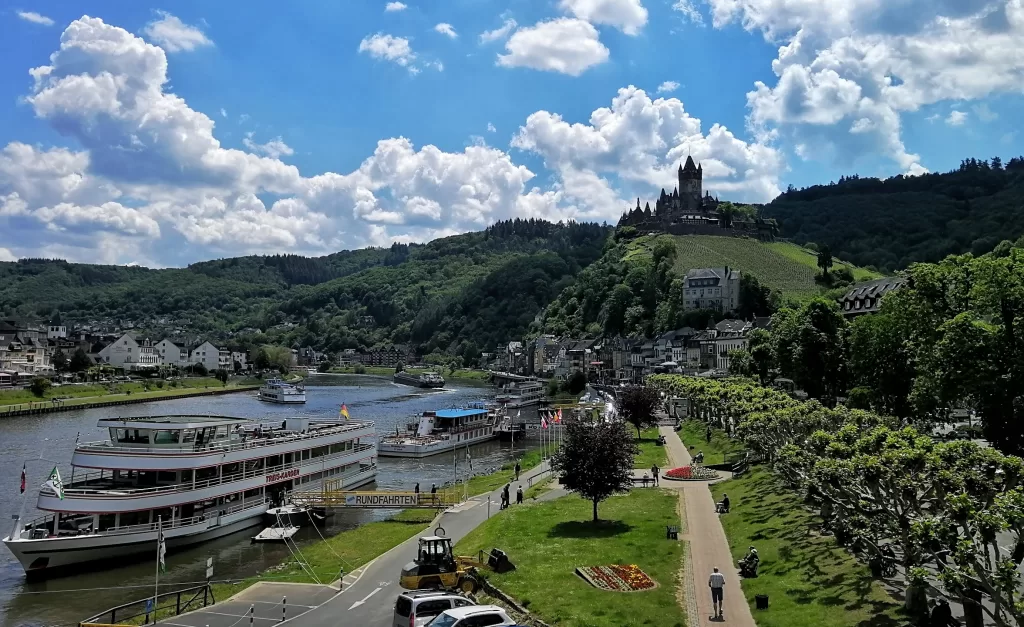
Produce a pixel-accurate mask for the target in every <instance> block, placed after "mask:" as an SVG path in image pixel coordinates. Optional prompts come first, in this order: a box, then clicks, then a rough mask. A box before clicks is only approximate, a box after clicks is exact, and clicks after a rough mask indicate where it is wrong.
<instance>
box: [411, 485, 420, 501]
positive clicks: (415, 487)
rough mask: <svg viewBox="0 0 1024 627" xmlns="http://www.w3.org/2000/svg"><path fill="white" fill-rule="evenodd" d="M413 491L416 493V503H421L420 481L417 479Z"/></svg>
mask: <svg viewBox="0 0 1024 627" xmlns="http://www.w3.org/2000/svg"><path fill="white" fill-rule="evenodd" d="M412 491H413V492H414V493H415V494H416V504H417V505H419V504H420V482H419V481H417V482H416V485H415V486H413V488H412Z"/></svg>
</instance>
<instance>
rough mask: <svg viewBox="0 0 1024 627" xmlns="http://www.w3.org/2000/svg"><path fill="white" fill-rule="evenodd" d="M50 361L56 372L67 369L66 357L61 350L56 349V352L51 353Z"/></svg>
mask: <svg viewBox="0 0 1024 627" xmlns="http://www.w3.org/2000/svg"><path fill="white" fill-rule="evenodd" d="M51 363H52V365H53V369H54V370H55V371H56V372H67V370H68V358H67V355H65V354H64V351H62V350H57V352H55V353H54V354H53V359H52V360H51Z"/></svg>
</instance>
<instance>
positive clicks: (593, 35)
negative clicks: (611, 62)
mask: <svg viewBox="0 0 1024 627" xmlns="http://www.w3.org/2000/svg"><path fill="white" fill-rule="evenodd" d="M505 52H506V54H499V55H498V65H502V66H505V67H527V68H532V69H535V70H547V71H550V72H560V73H562V74H569V75H570V76H579V75H580V74H582V73H583V72H585V71H586V70H587V69H589V68H591V67H593V66H595V65H600V64H601V63H604V62H605V61H607V60H608V48H606V47H605V46H604V44H602V43H601V41H600V40H599V39H598V34H597V29H596V28H594V27H593V25H591V24H590V23H589V22H586V21H584V20H580V19H575V18H568V17H563V18H556V19H552V20H547V21H544V22H539V23H537V24H535V25H534V26H530V27H528V28H521V29H519V30H517V31H516V32H515V33H513V35H512V36H511V37H510V38H509V40H508V41H507V42H505Z"/></svg>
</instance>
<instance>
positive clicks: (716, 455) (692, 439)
mask: <svg viewBox="0 0 1024 627" xmlns="http://www.w3.org/2000/svg"><path fill="white" fill-rule="evenodd" d="M682 426H683V428H682V429H681V430H680V431H679V439H680V440H682V441H683V444H685V445H686V449H687V450H688V451H690V455H691V456H692V455H696V454H697V452H698V451H703V452H704V465H705V466H709V465H714V464H721V463H724V462H725V456H726V455H731V454H734V453H739V452H740V451H742V450H743V445H742V444H740V443H739V442H737V441H736V440H733V439H732V438H730V437H729V436H728V435H726V434H725V431H722V430H721V429H712V430H711V442H710V443H708V441H707V439H706V437H707V425H706V424H705V423H703V422H701V421H699V420H687V421H686V422H684V423H683V425H682Z"/></svg>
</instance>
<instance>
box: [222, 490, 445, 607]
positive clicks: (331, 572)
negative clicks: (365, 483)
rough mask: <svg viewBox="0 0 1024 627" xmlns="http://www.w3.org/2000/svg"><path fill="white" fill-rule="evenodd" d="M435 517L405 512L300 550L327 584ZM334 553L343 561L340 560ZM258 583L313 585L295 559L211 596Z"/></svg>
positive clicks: (430, 512) (431, 513)
mask: <svg viewBox="0 0 1024 627" xmlns="http://www.w3.org/2000/svg"><path fill="white" fill-rule="evenodd" d="M435 515H436V512H435V511H434V510H423V509H408V510H404V511H401V512H399V513H398V514H396V515H395V516H394V517H392V518H390V519H388V520H382V521H379V522H371V523H367V524H365V525H361V526H359V527H356V528H355V529H350V530H348V531H342V532H341V533H339V534H338V535H335V536H332V537H330V538H327V541H326V542H321V541H317V542H315V543H312V544H309V545H305V546H300V547H299V548H300V549H301V550H302V555H303V556H304V557H305V558H306V562H307V563H308V564H309V565H310V567H311V569H312V571H313V572H314V573H316V576H317V577H318V578H319V579H320V580H321V581H322V582H323V583H330V582H331V581H334V580H335V579H337V577H338V571H339V570H340V569H341V568H344V569H345V572H351V571H353V570H355V569H356V568H359V567H360V566H362V565H363V564H365V563H367V562H369V561H370V560H372V559H374V558H375V557H377V556H379V555H381V554H382V553H385V552H387V551H388V550H390V549H392V548H394V547H396V546H398V545H399V544H401V543H403V542H405V541H406V540H408V539H409V538H411V537H413V536H416V535H420V534H421V533H422V532H423V531H424V530H425V529H426V526H427V524H428V523H430V521H432V520H433V519H434V516H435ZM335 552H337V554H338V555H340V556H341V558H343V559H339V558H338V555H335ZM257 581H290V582H297V583H313V579H312V578H311V577H310V576H309V574H307V573H306V572H304V571H303V569H302V568H301V567H299V565H298V564H296V563H295V561H294V560H289V561H288V562H285V563H282V564H279V565H277V566H274V567H271V568H268V569H267V570H266V571H264V572H263V573H261V574H260V575H259V576H257V577H250V578H248V579H244V580H242V581H240V582H238V583H233V584H215V585H214V586H213V592H214V597H216V599H217V601H224V600H225V599H227V598H228V597H230V596H231V595H233V594H237V593H238V592H241V591H242V590H244V589H245V588H248V587H249V586H251V585H252V584H254V583H256V582H257Z"/></svg>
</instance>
